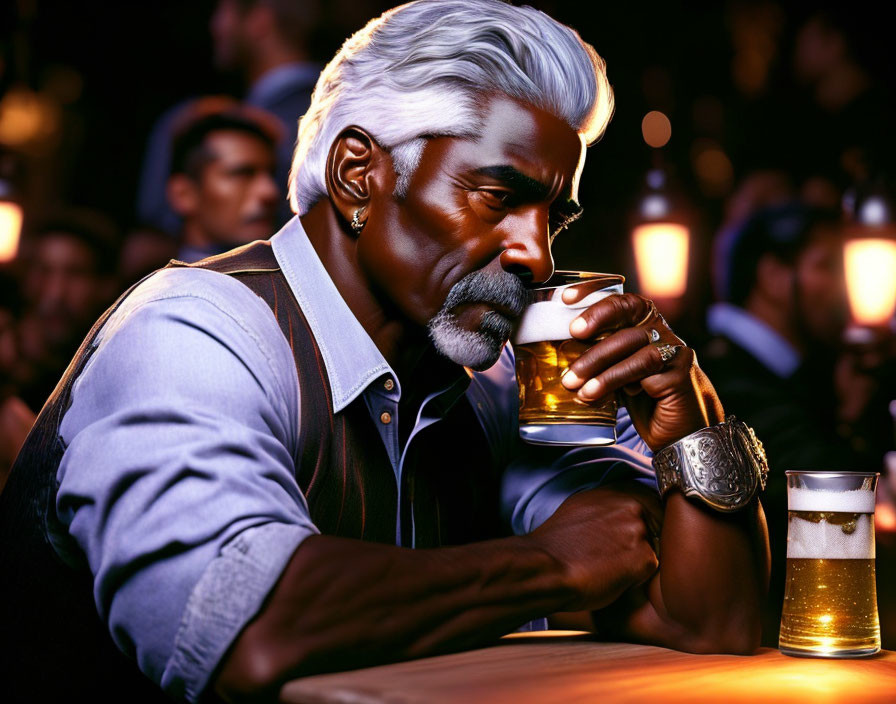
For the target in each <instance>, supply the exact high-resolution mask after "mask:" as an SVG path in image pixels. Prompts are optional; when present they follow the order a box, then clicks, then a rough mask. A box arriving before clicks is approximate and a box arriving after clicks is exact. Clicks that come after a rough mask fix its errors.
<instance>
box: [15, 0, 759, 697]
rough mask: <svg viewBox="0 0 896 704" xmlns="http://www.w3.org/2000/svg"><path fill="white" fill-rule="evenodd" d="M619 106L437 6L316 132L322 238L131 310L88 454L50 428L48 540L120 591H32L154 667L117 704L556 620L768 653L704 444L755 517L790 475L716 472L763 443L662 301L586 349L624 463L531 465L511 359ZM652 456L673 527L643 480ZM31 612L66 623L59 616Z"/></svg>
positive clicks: (410, 653)
mask: <svg viewBox="0 0 896 704" xmlns="http://www.w3.org/2000/svg"><path fill="white" fill-rule="evenodd" d="M611 109H612V102H611V98H610V91H609V86H608V83H607V81H606V78H605V75H604V71H603V62H602V61H601V59H600V58H599V57H598V56H597V55H596V54H595V53H594V51H593V50H592V49H591V48H590V47H589V46H587V45H585V44H583V42H582V41H581V40H580V39H579V37H578V36H577V35H576V34H575V33H574V32H573V31H572V30H570V29H569V28H567V27H564V26H562V25H560V24H558V23H556V22H554V21H553V20H551V19H550V18H548V17H547V16H545V15H543V14H542V13H540V12H538V11H535V10H533V9H531V8H516V7H513V6H511V5H508V4H505V3H503V2H498V1H497V0H475V1H473V2H471V1H470V0H438V1H436V0H421V1H420V2H416V3H411V4H408V5H404V6H402V7H399V8H397V9H395V10H393V11H391V12H388V13H386V14H385V15H383V16H382V17H380V18H379V19H377V20H374V21H372V22H371V23H370V24H369V25H368V26H367V27H366V28H364V29H363V30H361V31H360V32H358V33H357V34H356V35H355V36H353V37H352V38H351V39H349V40H348V42H347V43H346V44H345V46H344V47H343V48H342V50H341V51H340V52H339V54H338V55H337V56H336V58H335V59H334V60H333V61H332V62H331V63H330V65H329V66H328V67H327V69H326V70H325V71H324V73H323V74H322V76H321V80H320V83H319V84H318V86H317V89H316V91H315V97H314V101H313V104H312V106H311V109H310V110H309V112H308V114H307V115H306V117H305V118H304V119H303V121H302V125H301V128H300V136H299V142H298V145H297V149H296V156H295V162H294V166H293V171H292V178H291V197H292V202H293V206H294V209H295V210H296V212H297V213H298V217H297V218H294V219H293V220H292V221H291V222H290V223H289V224H288V225H287V226H286V227H285V228H284V229H283V230H282V231H281V232H280V233H278V234H277V235H276V236H274V237H273V238H272V239H271V241H270V242H269V243H268V242H260V243H256V244H253V245H249V246H248V247H246V248H243V249H242V250H238V251H237V252H236V253H232V254H227V255H224V256H223V257H221V258H216V259H212V260H207V261H205V262H204V263H201V264H199V265H197V266H194V267H192V268H185V267H180V268H176V267H174V268H169V269H166V270H164V271H163V272H161V273H160V274H157V275H156V276H154V277H152V278H151V279H149V280H148V281H147V282H145V283H144V284H142V285H141V286H140V287H139V288H137V289H135V290H134V291H132V292H131V293H130V295H129V296H127V297H126V298H125V299H124V300H123V302H121V303H120V304H119V305H118V307H117V308H116V309H115V310H114V312H112V313H111V315H110V316H109V317H108V318H107V319H106V320H105V321H101V323H100V326H99V332H98V334H97V336H96V338H95V339H94V340H92V341H91V342H90V343H89V344H88V345H86V346H85V348H84V350H83V352H82V356H81V361H79V362H78V363H76V364H75V365H74V366H73V368H72V374H71V375H70V377H69V379H67V380H66V381H65V383H64V384H63V385H62V386H61V387H60V389H61V391H60V392H59V393H60V397H59V398H58V407H57V408H58V410H57V417H58V413H61V412H62V411H64V416H62V421H61V425H59V426H52V425H50V426H48V424H46V423H44V424H41V423H39V424H38V426H39V428H44V429H46V428H47V427H49V429H48V430H46V431H45V432H46V434H45V435H43V436H42V437H43V441H44V442H45V443H46V445H45V447H48V448H52V449H53V450H54V451H55V453H56V454H55V457H53V458H51V460H52V461H50V462H49V463H47V464H49V465H50V469H49V470H48V469H47V468H46V467H41V468H34V469H33V471H34V472H35V473H36V474H38V475H40V476H42V477H43V478H44V479H43V481H44V486H45V489H44V494H42V495H39V496H42V497H43V498H44V499H45V498H47V497H48V496H49V497H52V499H53V500H54V501H55V504H53V505H54V510H51V511H49V512H45V513H43V514H42V515H43V516H45V518H46V520H45V523H46V526H47V532H48V534H49V536H50V537H51V539H52V542H53V546H54V550H55V553H56V554H58V555H60V556H62V557H63V559H65V560H67V562H68V563H69V564H72V565H80V566H83V565H84V563H86V564H87V565H88V566H89V568H90V569H89V572H87V571H86V570H85V569H84V568H83V567H82V570H81V571H80V572H78V573H77V574H78V577H77V579H75V577H73V576H66V575H67V574H69V573H71V574H74V571H73V570H69V573H66V572H65V571H64V570H62V569H61V568H55V571H51V570H49V569H48V564H49V563H48V562H47V560H46V554H47V552H48V548H47V546H46V545H43V544H41V543H40V541H39V540H37V539H31V541H30V542H28V541H27V540H25V538H23V539H22V541H21V542H23V543H26V544H27V546H29V547H30V546H31V545H35V546H37V547H39V548H40V550H38V549H37V547H35V549H34V550H29V551H28V554H27V556H22V557H21V563H22V564H29V563H28V562H27V560H30V564H31V565H32V566H31V568H30V570H29V571H30V572H34V571H35V569H36V568H35V567H34V566H33V565H35V564H36V561H38V560H40V563H39V564H40V569H46V570H47V572H48V573H49V575H48V576H47V577H45V578H43V579H40V580H33V582H36V584H34V583H32V584H30V587H29V588H30V589H39V587H40V585H41V584H50V583H53V584H54V588H55V589H58V588H59V585H61V584H64V585H65V589H66V594H67V595H68V598H69V599H70V600H71V603H73V604H76V605H77V606H78V611H77V614H76V616H77V618H78V619H82V620H81V621H80V622H79V628H81V629H83V632H84V633H87V634H90V637H91V638H95V639H96V642H97V644H98V645H97V649H100V647H101V646H104V644H107V643H108V642H109V641H110V639H109V637H108V634H109V633H111V640H112V641H114V643H115V646H117V648H118V649H120V650H121V651H123V652H124V653H125V655H126V656H128V657H129V658H131V662H132V663H133V664H130V663H128V662H127V660H125V658H119V659H117V660H116V659H115V658H114V649H113V648H111V647H109V648H106V649H104V650H102V653H103V668H102V669H101V670H100V672H98V673H97V678H96V679H97V681H98V684H97V683H94V686H97V687H103V688H104V691H105V692H108V691H111V690H112V689H113V687H114V686H115V685H117V684H120V683H123V684H122V685H121V686H125V685H127V686H134V683H135V682H136V680H135V679H133V675H132V673H134V672H135V670H136V667H139V668H140V670H142V671H143V672H144V673H145V674H146V675H147V676H148V677H149V678H150V679H151V680H153V681H154V682H157V683H158V684H160V685H161V687H162V688H164V689H165V690H166V691H167V692H168V693H170V694H173V695H175V696H178V697H183V698H186V699H189V700H196V699H198V698H200V697H202V696H204V695H205V694H207V693H211V692H215V693H217V694H218V695H220V696H223V697H224V698H225V699H231V700H236V699H242V698H244V697H247V696H265V695H272V694H275V693H276V692H277V690H278V688H279V686H280V685H281V684H282V683H283V682H284V681H285V680H287V679H289V678H291V677H295V676H298V675H301V674H304V673H312V672H319V671H323V670H328V669H340V668H348V667H355V666H359V665H364V664H372V663H375V662H382V661H386V660H394V659H401V658H409V657H415V656H420V655H425V654H430V653H436V652H440V651H445V650H450V649H458V648H464V647H470V646H474V645H477V644H481V643H486V642H489V641H490V640H491V639H493V638H495V637H497V636H499V635H501V634H503V633H507V632H508V631H512V630H514V629H518V628H520V627H521V626H522V625H523V624H526V623H527V622H530V621H532V620H534V619H538V618H540V617H544V616H549V615H551V614H555V613H558V612H564V613H567V614H568V613H575V612H578V613H582V612H584V617H585V618H586V619H588V621H589V625H591V626H593V627H595V628H597V629H598V630H599V631H600V632H601V633H603V634H606V635H609V636H612V637H615V638H625V639H636V640H639V641H646V642H650V643H656V644H661V645H666V646H670V647H675V648H681V649H685V650H690V651H695V652H715V651H726V652H737V653H749V652H751V651H752V650H753V649H754V648H755V647H756V646H757V644H758V640H759V632H758V628H759V627H758V614H759V604H760V600H761V594H762V592H763V589H764V583H765V580H766V572H767V564H766V563H767V543H766V539H765V533H764V521H763V518H762V514H761V509H760V508H759V505H758V502H757V501H756V500H755V497H754V491H753V490H746V489H744V488H742V486H741V484H740V482H739V481H735V482H734V483H733V484H732V486H731V487H729V489H727V490H725V489H720V488H719V487H716V488H712V487H710V486H709V485H708V484H701V483H700V482H697V483H694V482H690V483H689V482H686V481H684V480H682V479H681V478H680V477H678V475H677V474H676V468H677V467H678V466H679V463H684V464H687V461H688V460H687V458H686V457H685V456H684V455H677V460H676V459H675V457H672V455H675V453H676V452H678V451H679V450H681V448H682V443H681V442H680V441H682V439H683V438H685V441H684V442H687V441H688V439H687V438H686V436H691V435H692V434H694V433H696V434H697V436H698V438H702V439H703V440H705V441H706V442H708V443H709V445H708V446H711V447H713V448H715V451H716V452H718V454H717V455H715V458H716V459H717V460H718V465H717V466H715V467H714V468H713V474H717V473H718V471H719V470H723V469H725V468H726V467H727V468H731V467H734V468H736V471H737V472H738V473H741V474H743V475H746V476H749V477H751V478H752V479H753V480H754V481H753V484H752V486H753V488H754V489H755V487H756V486H757V485H758V483H759V481H760V479H761V477H760V474H761V468H760V467H759V465H758V464H753V463H752V461H751V460H749V459H748V457H747V455H744V454H738V453H735V454H731V449H730V447H729V446H728V445H727V444H726V443H722V442H718V441H719V440H720V439H721V438H722V436H729V435H730V433H733V432H735V426H736V425H737V424H736V423H735V422H734V421H733V420H732V421H731V422H728V423H725V422H722V421H723V415H722V409H721V407H720V404H719V402H718V399H717V398H716V395H715V392H714V391H713V389H712V386H711V385H710V384H709V382H708V381H707V379H706V378H705V376H704V375H703V373H702V372H701V371H700V369H699V367H698V366H697V365H696V362H695V358H694V355H693V353H692V352H691V350H689V349H688V348H686V347H684V346H683V343H682V342H681V341H680V340H679V339H678V338H677V337H675V335H674V333H672V331H671V330H669V329H668V327H666V326H665V325H664V323H663V321H662V319H661V318H660V317H659V316H658V315H657V313H656V312H655V309H654V308H653V307H652V305H651V304H650V303H649V302H648V301H645V300H643V299H641V298H639V297H637V296H634V295H619V296H614V297H611V298H609V299H605V300H603V301H601V302H598V303H596V304H595V305H593V306H591V307H590V308H588V309H586V310H585V312H584V313H583V314H582V316H581V318H579V319H578V320H576V321H574V322H573V323H572V325H571V331H572V334H573V335H575V336H576V337H579V338H581V339H584V340H589V339H594V338H595V337H596V336H598V334H599V333H601V332H606V331H614V332H613V333H612V334H611V335H610V336H609V337H607V338H606V339H605V340H604V341H603V342H601V343H599V344H597V345H594V346H592V347H591V348H590V349H589V351H587V352H586V353H585V354H584V355H583V356H582V357H581V358H580V359H579V360H578V361H577V362H576V363H575V364H574V365H573V366H572V367H571V371H570V373H569V374H567V376H566V377H565V378H564V383H565V384H566V386H567V387H568V388H570V389H572V390H576V392H577V393H578V395H579V397H580V398H581V399H582V400H583V402H586V403H588V402H592V401H594V400H596V399H599V398H601V397H603V396H605V395H606V394H609V393H614V392H617V391H621V392H622V393H623V397H624V398H625V399H626V405H627V407H628V413H629V414H630V415H631V421H629V420H628V416H626V415H625V414H621V418H620V429H619V430H620V441H621V442H620V444H619V445H618V446H617V447H615V448H611V449H607V450H589V449H587V448H577V449H572V450H571V451H569V452H566V453H555V452H551V451H550V450H549V449H545V448H535V447H528V448H527V447H525V446H523V444H522V443H521V442H520V440H519V438H518V433H517V425H516V386H515V381H514V378H513V362H512V351H511V350H510V349H509V347H508V346H507V345H506V342H507V339H508V336H509V334H510V331H511V328H512V326H513V324H514V323H515V321H516V320H517V318H518V317H519V315H520V312H521V309H522V307H523V304H524V301H525V299H526V291H525V288H524V286H523V284H524V283H527V282H540V281H544V280H545V279H547V278H549V277H550V276H551V273H552V270H553V262H552V259H551V254H550V239H551V237H552V235H553V233H554V231H555V230H554V228H555V227H556V226H558V225H562V224H565V223H567V222H568V221H569V220H570V219H571V218H573V217H575V215H576V214H577V212H578V211H579V210H580V208H579V206H578V205H577V204H576V202H575V198H576V191H577V186H578V179H579V175H580V173H581V168H582V163H583V157H584V149H585V145H586V144H588V143H591V142H593V141H594V140H596V139H597V138H598V137H599V135H600V134H601V133H602V131H603V129H604V127H605V125H606V123H607V121H608V119H609V116H610V113H611ZM222 274H223V275H222ZM657 338H659V339H657ZM652 341H656V342H661V343H664V344H666V345H668V346H669V347H666V348H664V350H665V351H666V352H669V350H673V351H674V350H677V354H674V355H671V354H665V355H663V354H661V350H660V348H658V347H657V346H655V345H652V344H650V343H651V342H652ZM72 379H76V382H75V383H74V384H73V385H72V383H71V380H72ZM622 390H624V391H622ZM69 395H70V399H69V398H68V396H69ZM66 408H67V410H66ZM720 422H722V424H721V425H718V424H719V423H720ZM714 425H715V427H713V428H709V427H707V426H714ZM56 427H58V436H57V431H56V429H55V428H56ZM737 428H739V429H741V430H742V429H743V428H742V426H737ZM635 431H637V433H636V432H635ZM40 432H44V431H39V433H40ZM738 432H739V431H738ZM639 436H640V437H639ZM738 437H741V436H740V435H738ZM744 437H746V436H744ZM698 438H695V437H690V440H691V441H697V439H698ZM60 440H61V442H60ZM35 445H36V441H34V442H32V443H31V446H32V447H31V448H26V450H25V452H24V453H23V457H26V458H27V457H29V456H32V452H33V449H34V448H35ZM648 448H649V450H648ZM651 450H652V451H654V452H656V453H657V455H656V457H657V464H658V466H659V467H660V468H661V470H662V471H661V473H660V474H661V477H660V485H661V488H662V489H663V494H664V496H665V498H664V502H665V505H664V506H661V505H660V501H659V499H658V497H657V495H656V493H655V492H651V491H649V490H648V489H647V488H646V487H644V485H643V483H641V482H639V481H638V478H639V477H640V478H641V479H643V478H644V477H645V475H648V476H649V474H648V468H649V460H648V459H647V457H646V455H645V453H648V452H649V451H651ZM46 454H47V455H49V454H51V453H50V452H49V451H48V452H47V453H46ZM710 454H712V453H710ZM663 458H665V459H663ZM54 462H55V463H56V464H58V467H57V466H56V464H53V463H54ZM19 468H20V469H21V468H22V464H21V463H20V465H19ZM22 474H23V472H21V471H20V472H19V475H20V476H21V475H22ZM47 477H49V479H47ZM57 478H58V483H57V481H56V480H57ZM16 479H17V475H16V471H15V470H14V472H13V476H12V477H11V479H10V485H9V487H8V489H7V494H6V495H4V496H8V495H9V493H10V492H11V490H13V489H15V491H16V492H17V493H19V494H21V493H22V491H23V490H22V489H21V486H13V485H14V484H16V483H17V482H16ZM650 480H651V482H652V477H651V478H650ZM677 482H680V483H681V487H680V489H681V490H679V489H678V488H676V487H675V485H676V483H677ZM22 483H24V480H22V481H21V482H19V484H22ZM667 489H668V491H666V490H667ZM726 491H727V494H728V495H727V496H723V494H725V493H726ZM685 492H687V493H688V494H692V495H694V497H693V498H685V495H684V493H685ZM33 494H34V492H33V490H32V495H33ZM725 502H729V503H725ZM32 505H35V506H37V507H38V508H39V509H40V510H41V511H44V510H45V507H46V506H47V503H46V501H41V500H37V501H35V502H34V503H33V504H32ZM720 507H721V508H726V509H735V510H726V511H719V510H717V509H718V508H720ZM6 513H8V511H7V512H6ZM511 528H512V529H513V532H515V533H516V535H511V534H510V532H511V531H510V529H511ZM657 534H659V536H658V537H659V541H660V543H661V544H662V552H661V556H662V557H661V560H659V561H658V559H657V554H656V552H655V551H654V549H653V546H654V544H655V542H656V538H657ZM409 548H418V549H409ZM419 548H425V549H419ZM22 551H23V552H24V550H22ZM7 562H8V559H7ZM91 588H92V596H93V600H94V602H95V607H96V610H97V611H98V613H99V619H97V618H96V615H95V614H93V620H92V621H90V622H88V621H87V620H86V617H87V612H88V610H89V609H88V606H89V607H93V603H91V602H90V596H91ZM43 593H44V594H46V593H47V590H46V589H44V592H43ZM28 598H29V599H30V600H31V601H40V602H41V603H42V605H43V606H44V608H43V610H42V613H43V614H47V613H58V614H60V616H59V619H55V618H54V617H52V616H50V617H47V616H44V618H48V619H49V620H51V621H55V620H61V613H64V612H60V611H59V609H58V608H57V609H56V611H55V612H53V608H55V606H54V605H53V604H45V603H44V602H52V601H54V599H53V598H52V590H50V594H49V595H48V596H46V597H42V596H40V595H37V596H35V595H34V594H33V593H30V596H29V597H28ZM55 601H58V599H55ZM85 604H86V605H85ZM611 605H612V607H613V608H612V609H607V608H606V607H609V606H611ZM19 620H21V619H19ZM13 625H14V626H15V624H13ZM62 630H64V628H63V627H62V626H60V627H58V628H57V630H56V631H55V632H54V636H55V638H56V640H54V641H53V642H54V643H55V642H59V641H62V642H64V641H65V640H66V639H67V638H74V637H75V635H76V633H77V632H76V633H75V634H72V633H61V634H60V631H62ZM15 632H16V633H17V634H22V635H21V636H20V637H21V638H22V640H23V641H24V640H28V638H27V636H28V634H29V631H28V630H27V629H23V628H18V629H15ZM100 634H102V637H101V636H100ZM30 639H31V640H32V641H33V640H34V636H33V635H31V638H30ZM22 647H24V646H22ZM69 657H71V656H69ZM60 660H61V661H63V662H65V661H66V658H62V657H61V656H60ZM54 662H56V660H54ZM128 667H130V670H128ZM125 673H127V674H128V675H130V676H131V679H127V677H126V676H125Z"/></svg>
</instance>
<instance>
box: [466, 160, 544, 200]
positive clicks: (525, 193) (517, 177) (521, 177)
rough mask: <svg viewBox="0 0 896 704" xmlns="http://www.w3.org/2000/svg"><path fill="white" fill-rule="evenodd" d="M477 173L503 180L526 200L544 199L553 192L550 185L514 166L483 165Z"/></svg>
mask: <svg viewBox="0 0 896 704" xmlns="http://www.w3.org/2000/svg"><path fill="white" fill-rule="evenodd" d="M475 173H477V174H482V175H483V176H489V177H490V178H494V179H497V180H498V181H502V182H503V183H505V184H507V185H508V186H511V187H512V188H513V189H514V190H515V191H516V192H517V195H519V197H520V198H522V199H524V200H531V201H539V200H544V199H545V198H547V197H548V196H549V195H550V193H551V188H550V186H548V185H546V184H544V183H542V182H541V181H538V180H536V179H534V178H532V177H531V176H527V175H526V174H524V173H523V172H522V171H520V170H519V169H517V168H515V167H513V166H509V165H501V166H483V167H482V168H479V169H476V171H475Z"/></svg>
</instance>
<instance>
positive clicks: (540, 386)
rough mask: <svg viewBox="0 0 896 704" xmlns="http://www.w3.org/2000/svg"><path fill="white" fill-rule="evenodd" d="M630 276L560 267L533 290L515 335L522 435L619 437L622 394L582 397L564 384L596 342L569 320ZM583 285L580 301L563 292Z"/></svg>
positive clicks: (593, 440)
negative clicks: (576, 335) (575, 332)
mask: <svg viewBox="0 0 896 704" xmlns="http://www.w3.org/2000/svg"><path fill="white" fill-rule="evenodd" d="M624 282H625V277H623V276H620V275H618V274H597V273H592V272H585V271H558V272H557V273H556V274H555V275H554V276H553V278H551V280H550V281H548V282H547V284H546V285H545V286H543V287H541V288H537V289H533V290H532V291H531V292H530V294H531V295H530V299H529V305H528V306H527V307H526V310H525V311H524V312H523V315H522V318H521V319H520V322H519V325H518V327H517V330H516V333H515V335H514V337H513V350H514V354H515V356H516V377H517V381H518V382H519V393H520V437H522V438H523V440H525V441H526V442H530V443H534V444H536V445H610V444H612V443H614V442H616V410H617V408H616V399H615V397H613V396H611V397H609V398H607V399H606V400H605V401H604V403H602V404H591V403H585V402H583V401H580V400H579V399H578V398H577V397H576V393H575V392H574V391H569V390H568V389H566V388H564V387H563V385H562V384H561V383H560V377H561V376H563V372H565V371H566V369H567V367H569V365H570V364H572V363H573V362H574V361H575V360H576V359H578V358H579V356H580V355H581V354H582V353H583V352H584V351H585V350H587V349H588V348H589V347H591V346H592V345H593V344H594V341H586V340H576V339H572V337H571V335H570V334H569V324H570V323H571V322H572V321H573V320H574V319H575V318H577V317H578V316H579V315H581V313H582V311H584V310H585V309H586V308H588V307H589V306H591V305H593V304H594V303H596V302H597V301H599V300H601V299H602V298H606V297H607V296H611V295H613V294H617V293H622V284H623V283H624ZM568 288H576V289H579V292H580V297H579V300H578V301H577V302H576V303H573V304H566V303H564V302H563V299H562V295H563V292H564V291H565V290H566V289H568Z"/></svg>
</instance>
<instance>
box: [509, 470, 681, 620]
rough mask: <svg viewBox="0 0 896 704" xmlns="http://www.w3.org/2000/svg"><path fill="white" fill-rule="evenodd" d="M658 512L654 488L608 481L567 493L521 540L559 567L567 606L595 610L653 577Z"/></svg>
mask: <svg viewBox="0 0 896 704" xmlns="http://www.w3.org/2000/svg"><path fill="white" fill-rule="evenodd" d="M662 516H663V514H662V506H661V505H660V501H659V498H658V497H657V495H656V492H653V491H650V490H648V489H646V488H645V487H643V486H641V485H639V484H637V483H636V482H630V483H624V484H623V483H620V484H614V485H609V486H606V487H600V488H597V489H590V490H588V491H582V492H579V493H577V494H573V495H572V496H571V497H569V498H568V499H567V500H566V501H564V502H563V504H562V505H561V506H560V508H558V509H557V511H556V512H555V513H554V515H553V516H551V518H550V519H548V520H547V521H545V523H544V524H542V526H541V527H539V528H538V529H537V530H536V531H535V532H533V533H531V534H530V535H529V536H527V539H531V540H533V541H535V542H536V544H538V545H539V546H541V547H542V549H544V550H546V551H547V552H548V553H549V554H550V555H551V556H552V557H553V558H554V559H556V560H557V561H558V562H560V564H561V565H562V566H563V569H564V573H565V574H566V579H567V581H568V583H569V586H570V588H571V590H572V592H573V593H574V594H575V595H576V603H574V604H572V605H571V606H570V607H569V610H579V609H600V608H603V607H604V606H607V605H608V604H610V603H612V602H614V601H615V600H616V599H618V598H619V597H620V596H621V595H622V594H623V593H624V592H625V591H626V590H628V589H630V588H632V587H635V586H638V585H640V584H643V583H644V582H646V581H647V580H648V579H650V578H651V577H652V576H653V575H654V573H655V572H656V570H657V567H658V566H659V562H658V561H657V555H656V552H655V551H654V548H653V547H652V546H653V545H654V544H655V542H656V540H657V538H658V536H659V534H660V530H661V527H662V520H663V518H662Z"/></svg>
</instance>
